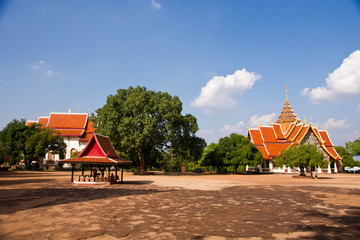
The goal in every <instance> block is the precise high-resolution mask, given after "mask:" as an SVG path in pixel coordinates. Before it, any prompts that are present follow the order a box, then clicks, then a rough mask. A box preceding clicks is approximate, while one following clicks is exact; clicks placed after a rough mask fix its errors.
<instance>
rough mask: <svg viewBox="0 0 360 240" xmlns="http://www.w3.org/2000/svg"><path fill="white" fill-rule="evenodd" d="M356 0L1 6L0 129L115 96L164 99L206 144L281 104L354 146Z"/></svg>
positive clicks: (21, 2) (358, 104)
mask: <svg viewBox="0 0 360 240" xmlns="http://www.w3.org/2000/svg"><path fill="white" fill-rule="evenodd" d="M359 50H360V2H359V1H346V0H337V1H322V0H314V1H310V0H301V1H297V0H293V1H287V0H284V1H280V0H279V1H267V0H264V1H258V0H248V1H241V0H236V1H230V0H229V1H220V0H217V1H211V0H207V1H184V0H179V1H176V0H171V1H165V0H132V1H130V0H129V1H125V0H123V1H29V0H18V1H1V0H0V109H1V115H0V129H2V128H3V127H4V126H5V125H6V124H7V123H8V122H9V121H11V120H12V119H14V118H16V119H20V118H27V119H33V120H36V119H37V116H38V114H39V115H40V116H47V115H49V111H52V112H67V111H68V109H69V108H71V110H72V112H88V111H90V112H94V111H95V110H96V109H97V108H99V107H102V106H103V105H104V104H105V101H106V97H107V96H108V95H110V94H115V93H116V90H117V89H120V88H128V87H129V86H137V85H140V86H145V87H146V88H147V89H149V90H156V91H167V92H169V93H170V94H171V95H177V96H179V97H180V99H181V101H182V102H183V109H184V110H183V114H186V113H191V114H193V115H195V116H196V118H197V119H198V124H199V128H200V130H199V132H198V135H199V136H202V137H204V138H205V139H206V141H207V143H210V142H217V141H218V139H219V138H220V137H224V136H228V135H229V134H230V133H232V132H237V133H240V134H243V135H245V134H246V131H247V127H248V126H249V127H256V126H257V124H262V125H268V124H269V122H270V121H275V120H276V119H277V116H278V115H279V113H280V111H281V109H282V106H283V104H284V101H285V86H286V84H287V85H288V94H289V101H290V104H291V106H292V107H293V109H294V111H295V113H296V114H297V115H298V117H299V118H300V119H301V120H304V119H305V120H306V122H307V123H309V122H310V121H311V120H312V123H313V124H314V125H317V124H318V126H319V128H322V129H324V128H326V127H327V129H328V132H329V133H330V136H331V138H332V141H333V142H334V144H336V145H344V144H345V142H347V141H353V140H354V139H356V138H359V137H360V124H359V122H360V121H359V120H360V51H359Z"/></svg>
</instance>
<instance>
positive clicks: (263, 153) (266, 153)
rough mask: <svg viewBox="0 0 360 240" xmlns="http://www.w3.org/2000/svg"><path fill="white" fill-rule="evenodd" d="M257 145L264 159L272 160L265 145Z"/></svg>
mask: <svg viewBox="0 0 360 240" xmlns="http://www.w3.org/2000/svg"><path fill="white" fill-rule="evenodd" d="M256 147H257V148H258V149H259V150H260V152H261V154H262V157H263V159H265V160H270V157H269V154H268V152H267V151H266V148H265V147H264V146H256Z"/></svg>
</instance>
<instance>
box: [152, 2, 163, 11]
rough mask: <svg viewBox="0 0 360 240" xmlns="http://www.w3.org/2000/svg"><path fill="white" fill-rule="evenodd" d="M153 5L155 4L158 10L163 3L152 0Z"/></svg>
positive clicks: (154, 6)
mask: <svg viewBox="0 0 360 240" xmlns="http://www.w3.org/2000/svg"><path fill="white" fill-rule="evenodd" d="M151 6H153V8H155V9H156V10H160V9H161V4H160V3H158V2H156V1H155V0H151Z"/></svg>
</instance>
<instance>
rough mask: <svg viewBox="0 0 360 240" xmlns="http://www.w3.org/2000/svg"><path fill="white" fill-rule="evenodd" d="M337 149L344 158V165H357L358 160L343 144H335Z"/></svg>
mask: <svg viewBox="0 0 360 240" xmlns="http://www.w3.org/2000/svg"><path fill="white" fill-rule="evenodd" d="M335 149H336V151H337V152H338V154H339V155H340V157H341V158H342V160H341V161H342V165H343V167H355V166H356V162H355V160H354V159H353V157H352V156H351V154H350V152H349V151H348V150H347V149H346V148H345V147H343V146H335Z"/></svg>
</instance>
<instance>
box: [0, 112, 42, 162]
mask: <svg viewBox="0 0 360 240" xmlns="http://www.w3.org/2000/svg"><path fill="white" fill-rule="evenodd" d="M33 131H35V127H34V126H31V127H27V126H26V125H25V120H24V119H21V120H17V119H14V120H12V121H11V122H9V123H8V124H7V125H6V126H5V128H4V129H3V130H2V135H3V139H4V144H5V145H6V148H7V149H8V153H9V154H10V165H15V163H16V162H17V161H19V160H21V159H23V157H24V148H25V141H26V136H27V135H29V134H31V132H33Z"/></svg>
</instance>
